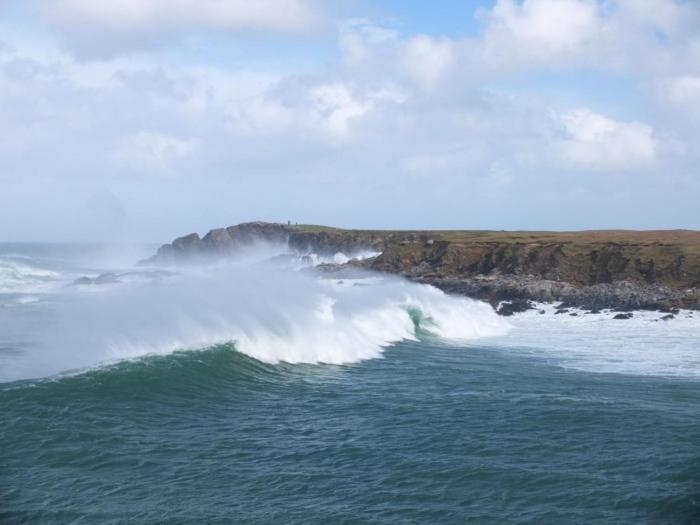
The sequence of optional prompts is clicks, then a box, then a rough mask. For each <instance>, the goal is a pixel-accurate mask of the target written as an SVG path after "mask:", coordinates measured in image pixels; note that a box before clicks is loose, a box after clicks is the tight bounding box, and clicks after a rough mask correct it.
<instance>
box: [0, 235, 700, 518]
mask: <svg viewBox="0 0 700 525" xmlns="http://www.w3.org/2000/svg"><path fill="white" fill-rule="evenodd" d="M152 251H153V247H151V246H137V247H125V246H97V245H90V246H88V245H58V244H53V245H48V244H45V245H36V244H4V245H0V414H1V415H2V422H1V424H0V523H9V524H15V523H31V524H54V523H56V524H65V523H81V524H85V523H99V524H110V523H114V524H117V523H119V524H121V523H148V524H151V523H163V524H178V523H182V524H186V523H187V524H189V523H197V524H200V523H203V524H205V523H212V524H215V523H221V524H225V523H226V524H228V523H245V524H285V523H289V524H297V523H298V524H328V523H335V524H405V523H409V524H410V523H415V524H418V523H420V524H453V523H454V524H463V523H487V524H488V523H494V524H503V523H515V524H521V523H522V524H525V523H538V524H548V523H551V524H568V523H572V524H573V523H576V524H590V523H605V524H608V523H621V524H623V523H624V524H628V523H640V524H641V523H649V524H663V523H669V524H676V523H681V524H684V523H687V524H691V523H700V423H699V421H700V417H699V416H700V337H699V336H700V314H698V313H694V312H689V311H681V312H680V313H679V314H678V315H676V316H675V318H674V319H671V320H669V321H661V320H660V318H661V316H662V315H661V314H659V313H657V312H635V313H634V316H633V318H632V319H629V320H616V319H613V317H614V313H613V312H607V311H604V312H601V313H600V314H588V313H585V312H583V311H576V310H572V311H570V312H568V313H566V314H556V313H555V308H554V306H553V305H540V306H539V307H538V309H536V310H531V311H528V312H525V313H522V314H518V315H516V316H513V317H509V318H503V317H499V316H497V315H496V314H495V313H494V312H493V310H492V308H491V307H490V306H488V305H486V304H484V303H480V302H477V301H473V300H470V299H467V298H463V297H452V296H447V295H445V294H443V293H442V292H440V291H438V290H436V289H434V288H432V287H429V286H425V285H418V284H413V283H408V282H406V281H403V280H401V279H398V278H392V277H386V276H380V275H373V274H366V273H354V272H353V273H340V274H337V273H322V272H319V271H317V270H316V269H314V268H313V267H311V266H310V265H312V264H316V263H318V262H323V261H324V259H323V258H319V257H315V256H314V257H309V258H305V259H303V260H302V259H301V258H295V257H293V256H291V255H289V254H285V253H281V252H280V249H279V247H272V246H261V247H257V248H256V249H255V250H251V252H250V253H249V254H246V256H245V257H241V258H239V259H238V260H236V261H227V262H221V261H218V262H213V261H212V262H211V264H208V265H206V266H201V265H200V266H188V267H183V268H178V269H176V270H173V269H172V268H171V269H146V268H142V267H138V266H135V265H134V263H135V261H137V260H138V259H140V258H142V257H145V256H147V255H149V254H150V253H152ZM339 257H340V258H341V259H342V257H341V256H339V255H336V257H335V260H338V258H339ZM105 273H109V274H111V275H104V274H105ZM99 275H103V277H102V278H100V279H98V280H97V281H92V280H91V279H95V278H96V277H98V276H99ZM84 276H86V277H88V278H89V279H88V280H82V281H78V284H75V283H76V279H79V278H81V277H84ZM570 314H576V315H570Z"/></svg>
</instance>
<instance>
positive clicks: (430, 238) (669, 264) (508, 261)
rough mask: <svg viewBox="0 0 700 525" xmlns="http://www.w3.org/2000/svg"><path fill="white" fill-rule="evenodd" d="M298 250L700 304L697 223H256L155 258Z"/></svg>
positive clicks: (500, 283) (500, 288)
mask: <svg viewBox="0 0 700 525" xmlns="http://www.w3.org/2000/svg"><path fill="white" fill-rule="evenodd" d="M261 241H262V242H271V243H286V244H287V245H288V247H289V249H290V250H291V251H293V252H296V253H299V254H304V253H317V254H320V255H332V254H335V253H337V252H343V253H345V254H346V255H352V254H353V253H357V252H359V251H363V250H365V251H366V250H371V251H376V252H381V253H380V254H379V255H377V256H376V257H372V258H369V259H364V260H354V261H351V262H350V263H348V264H350V265H354V266H360V267H364V268H368V269H372V270H377V271H382V272H388V273H392V274H397V275H402V276H404V277H406V278H408V279H411V280H414V281H418V282H423V283H429V284H432V285H434V286H437V287H438V288H441V289H443V290H445V291H447V292H451V293H458V294H463V295H467V296H471V297H475V298H480V299H484V300H487V301H489V302H491V303H492V304H494V305H495V304H497V303H499V302H501V301H514V300H515V301H517V300H521V301H529V300H533V301H563V302H564V303H565V306H581V307H585V308H589V309H600V308H616V309H635V308H647V309H659V310H673V309H675V308H691V309H700V232H698V231H690V230H657V231H631V230H598V231H580V232H536V231H479V230H473V231H467V230H460V231H456V230H441V231H420V230H419V231H405V230H392V231H389V230H344V229H338V228H329V227H325V226H311V225H285V224H276V223H264V222H252V223H243V224H239V225H236V226H231V227H228V228H219V229H215V230H211V231H210V232H209V233H207V234H206V235H205V236H204V237H202V238H200V237H199V235H198V234H196V233H193V234H190V235H186V236H184V237H180V238H178V239H176V240H175V241H173V242H172V243H171V244H166V245H164V246H162V247H161V248H160V249H159V250H158V253H157V254H156V255H155V256H154V257H152V258H151V259H149V260H148V261H145V263H147V264H160V265H163V264H177V263H180V262H184V261H188V260H193V259H197V258H198V257H201V256H205V255H212V254H213V255H224V256H225V255H231V254H235V253H236V252H238V251H239V250H243V249H245V248H246V247H247V246H250V245H251V244H254V243H256V242H261Z"/></svg>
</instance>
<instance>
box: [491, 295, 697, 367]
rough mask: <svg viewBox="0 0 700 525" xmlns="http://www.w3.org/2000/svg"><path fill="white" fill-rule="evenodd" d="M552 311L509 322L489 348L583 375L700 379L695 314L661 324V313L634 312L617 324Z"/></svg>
mask: <svg viewBox="0 0 700 525" xmlns="http://www.w3.org/2000/svg"><path fill="white" fill-rule="evenodd" d="M539 310H544V311H545V313H544V314H540V313H539ZM554 311H555V307H554V306H553V305H538V308H537V310H530V311H527V312H525V313H522V314H518V315H515V316H513V317H511V318H509V319H510V322H511V324H512V326H513V329H512V330H511V332H510V333H509V334H507V335H505V336H503V337H497V338H495V339H492V340H489V345H495V346H498V347H500V348H502V349H503V350H504V351H507V352H511V353H517V354H521V355H531V356H535V357H538V358H545V359H547V361H548V362H550V363H552V364H556V365H559V366H562V367H565V368H572V369H576V370H582V371H586V372H600V373H622V374H634V375H654V376H677V377H700V313H699V312H690V311H681V312H680V313H679V314H678V315H676V316H675V317H674V319H671V320H668V321H661V320H660V318H661V317H662V316H663V315H664V314H660V313H659V312H648V311H637V312H633V316H632V318H631V319H626V320H620V319H614V316H615V315H616V312H603V313H600V314H587V313H585V312H584V311H580V310H575V309H573V310H571V311H570V312H569V313H564V314H559V315H556V314H555V313H554ZM570 313H576V314H577V315H576V316H571V315H569V314H570Z"/></svg>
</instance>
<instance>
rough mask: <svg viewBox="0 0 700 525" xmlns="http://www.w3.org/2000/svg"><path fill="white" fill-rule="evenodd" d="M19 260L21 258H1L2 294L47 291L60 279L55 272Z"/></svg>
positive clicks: (0, 289) (0, 291)
mask: <svg viewBox="0 0 700 525" xmlns="http://www.w3.org/2000/svg"><path fill="white" fill-rule="evenodd" d="M17 259H19V257H12V258H0V293H34V292H41V291H45V290H46V289H48V288H50V287H51V284H52V283H53V282H54V281H55V280H56V279H57V278H58V277H59V274H58V273H57V272H55V271H52V270H48V269H46V268H38V267H36V266H32V265H31V264H29V263H27V262H24V261H22V262H20V261H18V260H17ZM23 259H26V258H23Z"/></svg>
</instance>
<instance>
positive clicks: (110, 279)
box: [94, 273, 120, 284]
mask: <svg viewBox="0 0 700 525" xmlns="http://www.w3.org/2000/svg"><path fill="white" fill-rule="evenodd" d="M118 282H120V281H119V276H118V275H117V274H115V273H103V274H101V275H98V276H97V277H95V280H94V283H95V284H114V283H118Z"/></svg>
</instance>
